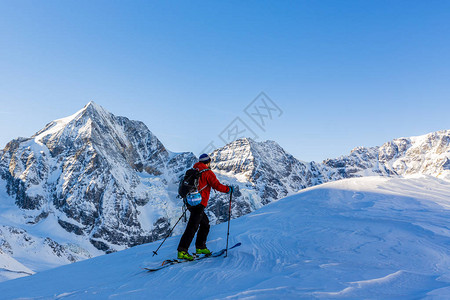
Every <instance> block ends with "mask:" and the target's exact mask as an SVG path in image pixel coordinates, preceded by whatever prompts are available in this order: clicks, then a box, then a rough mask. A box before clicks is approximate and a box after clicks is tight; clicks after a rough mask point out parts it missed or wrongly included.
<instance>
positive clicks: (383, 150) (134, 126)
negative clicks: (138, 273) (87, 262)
mask: <svg viewBox="0 0 450 300" xmlns="http://www.w3.org/2000/svg"><path fill="white" fill-rule="evenodd" d="M211 156H212V160H213V161H212V167H213V170H214V171H215V173H216V174H217V175H218V177H219V179H220V180H221V181H222V182H224V183H226V184H234V185H238V186H239V189H238V191H236V193H235V197H234V202H233V216H234V217H238V216H242V215H245V214H247V213H249V212H252V211H254V210H256V209H258V208H260V207H262V206H263V205H266V204H268V203H270V202H272V201H275V200H278V199H281V198H283V197H285V196H287V195H290V194H293V193H295V192H297V191H299V190H301V189H304V188H306V187H310V186H314V185H318V184H321V183H324V182H329V181H335V180H339V179H343V178H350V177H361V176H372V175H377V176H403V175H410V174H427V175H432V176H435V177H439V178H443V179H445V178H450V131H449V130H444V131H439V132H435V133H430V134H427V135H424V136H418V137H411V138H399V139H395V140H393V141H390V142H387V143H385V144H383V145H382V146H380V147H371V148H364V147H358V148H355V149H354V150H352V152H351V153H350V154H349V155H347V156H341V157H339V158H335V159H327V160H325V161H323V162H321V163H316V162H303V161H300V160H298V159H296V158H294V157H293V156H292V155H290V154H289V153H287V152H286V151H284V150H283V148H282V147H280V146H279V145H278V144H277V143H276V142H273V141H265V142H256V141H254V140H252V139H249V138H246V139H240V140H237V141H234V142H232V143H230V144H228V145H226V146H224V147H222V148H220V149H217V150H215V151H214V152H213V153H212V154H211ZM196 161H197V157H196V156H195V155H194V154H193V153H191V152H183V153H173V152H171V151H169V150H167V149H166V148H165V147H164V145H163V144H162V143H161V142H160V141H159V140H158V138H157V137H156V136H155V135H154V134H152V132H151V131H150V130H149V129H148V128H147V126H146V125H145V124H143V123H142V122H139V121H131V120H129V119H127V118H125V117H118V116H115V115H113V114H111V113H109V112H107V111H106V110H105V109H104V108H102V107H101V106H99V105H97V104H95V103H94V102H90V103H89V104H87V105H86V106H85V107H84V108H83V109H82V110H80V111H78V112H77V113H75V114H74V115H72V116H70V117H67V118H63V119H59V120H55V121H53V122H51V123H49V124H48V125H47V126H46V127H45V128H44V129H42V130H40V131H38V132H37V133H36V134H35V135H33V136H32V137H31V138H18V139H15V140H13V141H11V142H10V143H8V144H7V146H6V147H5V149H3V150H2V151H0V177H1V180H0V206H1V207H2V208H3V209H2V211H1V212H0V252H2V253H3V256H4V255H7V256H8V259H16V260H18V261H19V262H21V263H23V264H24V265H26V266H27V267H30V269H32V270H40V269H45V268H48V267H50V266H53V265H58V264H63V263H69V262H73V261H78V260H82V259H85V258H89V257H92V256H96V255H99V254H102V253H109V252H114V251H117V250H121V249H125V248H128V247H132V246H134V245H138V244H142V243H147V242H150V241H154V240H157V239H160V238H161V237H163V236H164V235H165V234H167V232H168V230H169V229H170V228H171V226H172V225H173V224H174V222H175V221H176V219H178V217H179V216H180V215H181V212H182V210H181V206H182V202H181V200H180V199H177V198H176V194H177V193H176V190H177V184H178V181H179V178H180V176H182V175H183V174H184V171H185V170H186V169H187V168H190V167H191V166H192V165H193V164H194V163H195V162H196ZM227 205H228V196H227V195H224V194H220V193H216V194H214V193H212V198H211V200H210V204H209V207H208V214H209V216H210V219H211V221H212V223H220V222H222V221H224V220H226V218H227V211H228V207H227ZM182 227H183V225H179V227H178V228H177V231H176V233H180V232H181V230H182ZM23 240H27V241H29V243H23ZM19 242H20V243H19ZM37 245H39V247H37ZM43 251H46V253H48V252H49V251H50V252H51V255H46V256H45V257H43V256H40V253H42V252H43ZM32 253H35V254H34V255H35V256H36V259H32V258H29V257H28V256H29V255H33V254H32ZM3 256H0V257H3ZM26 257H27V258H26ZM25 258H26V259H25ZM30 261H31V262H33V263H30ZM25 262H29V263H28V265H27V264H26V263H25ZM40 262H41V263H40ZM42 262H44V263H42ZM19 264H20V263H17V264H16V265H19ZM23 269H24V268H22V269H21V270H18V272H19V271H20V272H22V273H20V272H19V273H20V274H23V272H29V270H28V269H26V270H25V271H24V270H23ZM19 273H18V274H19Z"/></svg>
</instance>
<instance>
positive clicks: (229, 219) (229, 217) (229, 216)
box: [225, 190, 233, 257]
mask: <svg viewBox="0 0 450 300" xmlns="http://www.w3.org/2000/svg"><path fill="white" fill-rule="evenodd" d="M232 197H233V190H231V193H230V206H229V208H228V231H227V247H226V250H225V257H227V256H228V237H229V236H230V221H231V198H232Z"/></svg>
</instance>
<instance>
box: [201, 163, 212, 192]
mask: <svg viewBox="0 0 450 300" xmlns="http://www.w3.org/2000/svg"><path fill="white" fill-rule="evenodd" d="M206 171H211V169H209V168H208V169H203V170H201V171H200V177H201V176H202V174H203V172H206ZM200 177H199V178H198V179H199V180H200ZM207 186H208V184H206V185H205V186H204V187H202V188H201V189H200V190H198V192H199V193H200V192H201V191H203V190H204V189H206V187H207Z"/></svg>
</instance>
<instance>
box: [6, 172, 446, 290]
mask: <svg viewBox="0 0 450 300" xmlns="http://www.w3.org/2000/svg"><path fill="white" fill-rule="evenodd" d="M449 205H450V183H449V182H447V181H442V180H440V179H436V178H434V177H425V176H415V177H409V178H385V177H367V178H352V179H346V180H341V181H337V182H332V183H327V184H323V185H320V186H317V187H313V188H308V189H305V190H303V191H301V192H300V193H298V194H296V195H293V196H290V197H287V198H284V199H282V200H280V201H277V202H274V203H272V204H269V205H267V206H264V207H263V208H261V209H259V210H257V211H255V212H253V213H251V214H248V215H246V216H243V217H241V218H239V219H236V220H233V221H232V224H231V237H230V241H231V244H234V243H236V242H242V246H241V247H238V248H236V249H233V250H231V251H230V252H229V256H228V258H223V257H221V258H211V259H205V260H202V261H198V262H191V263H185V264H181V265H175V266H172V267H170V268H167V269H164V270H161V271H158V272H156V273H146V272H145V271H143V270H142V269H141V267H144V266H156V265H157V264H158V263H160V262H161V261H162V260H164V259H167V258H172V257H174V255H175V250H176V246H177V243H178V241H179V238H180V237H179V236H177V237H173V238H170V239H168V240H167V242H166V243H165V245H164V246H163V247H162V248H161V250H160V252H159V255H158V256H155V257H152V251H153V250H155V249H156V248H157V246H158V244H159V242H155V243H152V244H146V245H141V246H136V247H133V248H130V249H127V250H124V251H120V252H117V253H113V254H109V255H104V256H100V257H96V258H93V259H89V260H85V261H82V262H78V263H74V264H71V265H67V266H62V267H59V268H56V269H52V270H48V271H44V272H41V273H38V274H35V275H33V276H29V277H25V278H20V279H15V280H10V281H7V282H3V283H0V295H1V297H2V298H5V299H18V298H20V299H149V298H150V299H160V298H167V299H253V298H257V299H299V298H308V299H310V298H318V299H320V298H324V299H330V298H352V299H363V298H364V299H375V298H376V299H400V298H402V299H405V298H406V299H412V298H413V299H417V298H426V299H443V298H448V297H450V250H449V245H450V228H449V226H450V225H449V222H448V220H449V217H450V211H449V210H448V208H449ZM226 230H227V224H226V223H223V224H220V225H217V226H213V227H212V228H211V233H210V237H209V242H208V246H209V247H210V248H211V249H220V248H222V247H224V245H225V238H226ZM191 250H192V249H191Z"/></svg>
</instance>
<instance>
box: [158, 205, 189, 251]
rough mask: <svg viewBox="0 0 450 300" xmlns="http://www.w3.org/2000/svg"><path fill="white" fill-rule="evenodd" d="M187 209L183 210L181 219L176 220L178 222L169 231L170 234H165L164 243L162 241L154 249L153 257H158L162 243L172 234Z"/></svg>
mask: <svg viewBox="0 0 450 300" xmlns="http://www.w3.org/2000/svg"><path fill="white" fill-rule="evenodd" d="M186 211H187V208H186V209H184V211H183V214H182V215H181V217H180V218H179V219H178V221H177V222H176V223H175V225H173V227H172V229H171V230H170V232H169V233H168V234H167V236H166V238H165V239H164V241H162V243H161V244H160V245H159V247H158V249H156V251H153V255H152V256H155V255H158V250H159V248H161V246H162V245H163V244H164V242H165V241H166V240H167V238H168V237H169V236H170V235H171V234H172V231H173V230H174V229H175V227H176V226H177V224H178V222H180V221H181V219H182V218H183V216H184V215H185V214H186Z"/></svg>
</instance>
